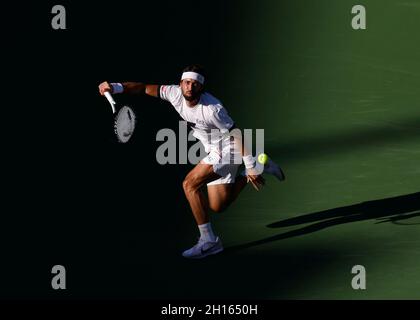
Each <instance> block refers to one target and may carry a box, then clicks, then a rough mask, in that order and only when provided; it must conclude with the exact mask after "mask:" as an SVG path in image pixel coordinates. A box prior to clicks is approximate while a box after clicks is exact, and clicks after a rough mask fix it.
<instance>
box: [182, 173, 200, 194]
mask: <svg viewBox="0 0 420 320" xmlns="http://www.w3.org/2000/svg"><path fill="white" fill-rule="evenodd" d="M182 187H183V188H184V191H185V193H190V192H194V191H197V190H198V189H199V185H198V184H197V180H196V179H194V177H189V176H187V177H186V178H185V179H184V181H183V182H182Z"/></svg>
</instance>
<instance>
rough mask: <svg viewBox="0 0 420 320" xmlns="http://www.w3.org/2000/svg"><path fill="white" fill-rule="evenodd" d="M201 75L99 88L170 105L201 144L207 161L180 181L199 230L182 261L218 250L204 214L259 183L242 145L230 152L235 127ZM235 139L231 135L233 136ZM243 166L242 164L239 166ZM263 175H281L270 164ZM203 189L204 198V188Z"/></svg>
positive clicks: (196, 70)
mask: <svg viewBox="0 0 420 320" xmlns="http://www.w3.org/2000/svg"><path fill="white" fill-rule="evenodd" d="M204 81H205V78H204V70H203V69H202V67H200V66H198V65H191V66H188V67H186V68H185V69H184V71H183V73H182V76H181V81H180V83H179V85H154V84H144V83H139V82H123V83H108V82H103V83H101V84H100V85H99V92H100V94H101V95H103V94H104V93H105V92H106V91H109V92H111V93H114V94H117V93H129V94H147V95H150V96H153V97H159V98H161V99H163V100H166V101H168V102H170V103H171V104H172V106H173V107H174V108H175V110H176V111H177V112H178V113H179V114H180V116H181V117H182V118H183V119H184V120H185V121H187V122H188V123H189V124H191V125H192V128H193V130H194V136H195V137H196V138H197V139H199V140H200V141H201V143H202V144H203V145H204V148H205V151H206V152H207V156H206V157H205V158H203V159H202V160H201V161H200V162H199V163H198V164H197V165H196V166H195V167H194V168H193V169H192V170H191V171H190V172H189V173H188V175H187V176H186V177H185V179H184V181H183V188H184V192H185V195H186V197H187V199H188V202H189V204H190V206H191V210H192V212H193V215H194V218H195V220H196V222H197V225H198V229H199V231H200V238H199V241H198V243H197V244H196V245H195V246H193V247H192V248H190V249H188V250H186V251H184V252H183V254H182V255H183V256H184V257H186V258H195V259H198V258H204V257H206V256H208V255H211V254H216V253H218V252H221V251H222V250H223V245H222V242H221V240H220V238H219V237H218V236H216V235H215V234H214V232H213V230H212V227H211V223H210V222H209V215H208V209H211V210H213V211H215V212H221V211H223V210H224V209H226V208H227V206H228V205H229V204H230V203H232V201H233V200H235V199H236V197H237V196H238V194H239V193H240V192H241V190H242V189H243V188H244V187H245V185H246V184H247V182H251V183H252V185H253V186H254V187H255V188H256V189H257V190H259V188H260V187H261V186H262V185H263V184H264V179H263V178H262V176H261V174H260V173H261V171H258V170H256V161H255V159H254V157H253V156H252V155H251V154H250V153H249V152H248V151H247V148H246V147H245V146H244V145H243V143H242V140H241V139H238V138H237V136H236V138H234V139H233V141H235V143H234V145H235V147H232V143H231V142H232V138H231V137H232V136H231V135H230V132H231V131H232V129H234V128H235V124H234V121H233V120H232V119H231V117H230V116H229V115H228V113H227V111H226V109H225V108H224V107H223V105H222V103H221V102H220V101H219V100H218V99H216V98H215V97H214V96H212V95H211V94H209V93H207V92H205V91H204ZM233 136H234V137H235V135H233ZM235 154H236V155H238V154H240V157H239V159H241V158H242V160H243V162H244V164H245V168H246V170H245V172H244V173H243V174H242V175H241V174H240V175H238V176H237V171H238V168H239V166H240V165H241V163H238V162H237V161H234V162H232V158H235V159H237V158H238V157H235ZM240 162H242V161H240ZM264 173H269V174H273V175H274V176H276V177H277V178H278V179H279V180H280V181H282V180H284V179H285V176H284V173H283V171H282V170H281V169H280V167H279V166H278V165H276V164H275V163H274V162H273V161H272V160H270V159H269V160H268V162H267V163H266V164H265V166H264ZM205 186H207V196H206V195H205V193H204V192H203V187H205Z"/></svg>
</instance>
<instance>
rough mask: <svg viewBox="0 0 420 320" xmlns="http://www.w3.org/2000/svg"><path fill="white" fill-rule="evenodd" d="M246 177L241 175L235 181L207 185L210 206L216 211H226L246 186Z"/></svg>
mask: <svg viewBox="0 0 420 320" xmlns="http://www.w3.org/2000/svg"><path fill="white" fill-rule="evenodd" d="M246 184H247V181H246V177H245V176H242V175H239V176H238V177H236V180H235V182H234V183H230V184H215V185H210V186H207V193H208V201H209V207H210V209H211V210H212V211H214V212H222V211H224V210H225V209H226V208H227V207H228V206H229V205H230V204H231V203H232V202H233V201H234V200H235V199H236V198H237V197H238V195H239V193H240V192H241V191H242V190H243V188H244V187H245V186H246Z"/></svg>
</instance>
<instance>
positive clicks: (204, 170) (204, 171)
mask: <svg viewBox="0 0 420 320" xmlns="http://www.w3.org/2000/svg"><path fill="white" fill-rule="evenodd" d="M219 178H220V176H219V175H218V174H216V173H214V171H213V165H211V164H204V163H201V162H200V163H199V164H197V165H196V166H195V168H194V169H192V170H191V171H190V172H189V173H188V175H187V176H186V177H185V179H184V182H183V184H182V186H183V188H184V192H185V196H186V197H187V200H188V202H189V203H190V207H191V210H192V212H193V215H194V218H195V221H196V222H197V224H198V225H202V224H205V223H208V222H209V217H208V213H207V211H208V200H207V198H206V196H205V195H204V193H203V190H202V187H203V186H204V185H206V184H207V183H208V182H211V181H213V180H216V179H219Z"/></svg>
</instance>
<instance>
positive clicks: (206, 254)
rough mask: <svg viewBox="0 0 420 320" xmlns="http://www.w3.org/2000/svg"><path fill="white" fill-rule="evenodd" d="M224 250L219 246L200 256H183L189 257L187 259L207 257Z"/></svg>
mask: <svg viewBox="0 0 420 320" xmlns="http://www.w3.org/2000/svg"><path fill="white" fill-rule="evenodd" d="M222 251H223V247H222V248H219V249H217V250H214V251H208V252H206V253H204V254H202V255H200V256H194V257H186V256H184V255H183V257H184V258H187V259H203V258H205V257H207V256H210V255H212V254H216V253H219V252H222Z"/></svg>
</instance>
